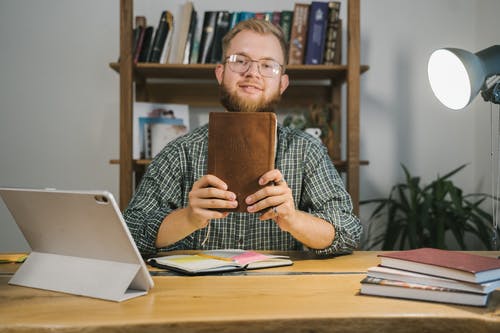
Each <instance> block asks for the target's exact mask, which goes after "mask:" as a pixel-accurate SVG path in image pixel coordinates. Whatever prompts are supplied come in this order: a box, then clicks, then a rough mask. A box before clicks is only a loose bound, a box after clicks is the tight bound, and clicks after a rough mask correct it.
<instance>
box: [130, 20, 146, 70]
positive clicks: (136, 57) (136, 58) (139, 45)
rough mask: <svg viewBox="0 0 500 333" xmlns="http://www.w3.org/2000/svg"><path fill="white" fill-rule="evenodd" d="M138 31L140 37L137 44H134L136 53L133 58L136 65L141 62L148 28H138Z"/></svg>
mask: <svg viewBox="0 0 500 333" xmlns="http://www.w3.org/2000/svg"><path fill="white" fill-rule="evenodd" d="M135 29H137V30H138V33H139V34H138V37H137V42H135V43H134V44H135V45H134V53H133V57H134V64H136V63H137V62H138V61H139V55H140V54H141V50H142V46H143V42H144V34H145V32H146V28H145V27H137V28H135Z"/></svg>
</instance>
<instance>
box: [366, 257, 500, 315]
mask: <svg viewBox="0 0 500 333" xmlns="http://www.w3.org/2000/svg"><path fill="white" fill-rule="evenodd" d="M379 257H380V259H381V261H380V265H379V266H375V267H370V268H369V269H368V273H367V276H366V277H365V278H364V279H363V280H362V281H361V290H360V293H361V294H365V295H376V296H385V297H394V298H405V299H414V300H424V301H434V302H443V303H453V304H464V305H474V306H485V305H486V304H487V302H488V298H489V296H490V294H491V293H492V292H494V291H495V289H497V288H500V259H498V258H492V257H486V256H481V255H476V254H471V253H465V252H454V251H448V250H439V249H433V248H420V249H415V250H407V251H399V252H388V253H384V254H380V255H379Z"/></svg>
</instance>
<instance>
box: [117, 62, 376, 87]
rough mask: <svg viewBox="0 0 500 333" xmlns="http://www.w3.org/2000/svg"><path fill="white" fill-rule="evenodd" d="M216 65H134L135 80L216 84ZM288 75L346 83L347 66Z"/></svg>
mask: <svg viewBox="0 0 500 333" xmlns="http://www.w3.org/2000/svg"><path fill="white" fill-rule="evenodd" d="M215 66H216V65H215V64H189V65H184V64H156V63H138V64H135V65H134V76H135V79H136V80H138V81H140V80H141V79H152V78H156V79H161V78H165V79H200V80H211V81H212V82H215V79H214V77H215V75H214V70H215ZM109 67H111V68H112V69H114V70H115V71H116V72H117V73H120V64H119V63H117V62H112V63H110V64H109ZM360 69H361V71H360V72H361V73H364V72H366V71H367V70H368V69H369V66H367V65H362V66H361V67H360ZM286 74H288V76H290V79H291V81H292V83H293V81H294V80H333V81H335V82H345V80H346V78H347V65H288V66H287V67H286Z"/></svg>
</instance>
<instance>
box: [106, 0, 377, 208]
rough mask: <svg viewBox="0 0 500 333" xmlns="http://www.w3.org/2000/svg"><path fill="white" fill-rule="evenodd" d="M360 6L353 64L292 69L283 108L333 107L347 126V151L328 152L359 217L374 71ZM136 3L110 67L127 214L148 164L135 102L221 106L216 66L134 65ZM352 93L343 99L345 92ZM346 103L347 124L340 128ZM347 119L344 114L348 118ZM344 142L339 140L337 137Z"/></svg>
mask: <svg viewBox="0 0 500 333" xmlns="http://www.w3.org/2000/svg"><path fill="white" fill-rule="evenodd" d="M359 12H360V1H359V0H349V1H348V2H347V58H346V60H345V62H346V64H345V65H290V66H287V67H286V73H287V74H288V75H289V77H290V81H291V84H290V86H289V87H288V88H287V89H286V91H285V92H284V94H283V96H282V99H281V102H280V105H279V107H283V106H293V107H300V108H304V107H307V108H309V107H311V105H312V104H316V105H322V104H327V105H329V107H330V108H329V112H330V113H331V115H332V119H337V120H338V121H339V124H340V123H345V124H346V127H345V128H343V129H342V131H344V130H345V131H346V132H345V137H346V142H345V147H346V151H345V152H344V154H340V144H339V142H340V140H339V139H340V137H337V138H330V139H329V141H328V142H326V143H325V144H326V146H327V148H328V151H329V153H330V156H331V157H332V158H333V157H335V158H338V156H345V160H342V161H341V160H335V159H334V164H335V165H336V166H337V168H338V169H339V171H342V172H345V174H346V187H347V190H348V191H349V193H350V195H351V197H352V202H353V205H354V212H355V213H358V212H359V167H360V165H366V164H368V161H361V160H360V157H359V146H360V135H359V132H360V128H359V97H360V75H361V74H362V73H364V72H366V71H367V70H368V69H369V67H368V66H367V65H361V64H360V13H359ZM133 15H134V10H133V0H120V59H121V60H120V62H119V63H118V62H113V63H110V64H109V66H110V67H111V68H112V69H113V70H115V71H116V72H117V73H119V76H120V156H119V159H116V160H113V161H112V163H113V164H118V165H119V166H120V207H121V209H125V208H126V206H127V205H128V202H129V200H130V198H131V197H132V194H133V188H134V184H133V182H134V179H135V182H136V183H137V182H138V180H140V178H141V175H142V173H143V172H144V170H145V167H146V166H147V164H148V163H149V161H148V160H134V159H133V158H132V132H133V129H132V120H133V102H134V98H135V101H138V102H152V103H179V104H189V105H190V106H205V107H211V106H220V103H219V88H218V84H217V81H216V80H215V74H214V70H215V66H216V65H215V64H189V65H184V64H156V63H138V64H134V63H133V59H132V51H131V50H132V47H133V46H132V39H133V38H132V29H133ZM344 85H345V87H346V89H345V94H343V90H342V86H344ZM342 100H345V101H346V112H345V116H346V119H345V121H343V122H340V120H339V119H340V117H341V108H342V105H341V104H342ZM342 114H343V113H342ZM337 135H339V136H340V132H339V134H337Z"/></svg>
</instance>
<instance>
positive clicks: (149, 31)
mask: <svg viewBox="0 0 500 333" xmlns="http://www.w3.org/2000/svg"><path fill="white" fill-rule="evenodd" d="M153 33H154V28H153V27H152V26H147V27H146V29H145V30H144V37H143V41H142V45H141V50H140V52H139V58H138V59H137V62H147V61H148V57H149V55H150V53H151V48H152V44H153Z"/></svg>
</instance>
